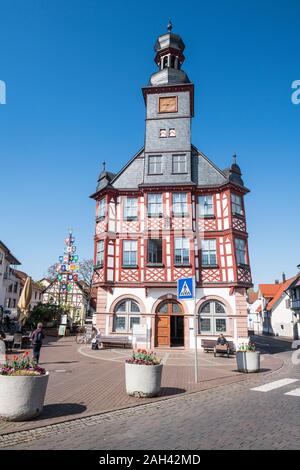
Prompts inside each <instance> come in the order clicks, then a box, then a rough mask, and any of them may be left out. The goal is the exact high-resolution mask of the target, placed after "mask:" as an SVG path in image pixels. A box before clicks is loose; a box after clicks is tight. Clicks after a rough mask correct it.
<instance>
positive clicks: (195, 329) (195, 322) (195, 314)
mask: <svg viewBox="0 0 300 470" xmlns="http://www.w3.org/2000/svg"><path fill="white" fill-rule="evenodd" d="M193 290H194V292H193V295H194V339H195V383H198V348H197V326H198V325H197V310H196V304H197V301H196V277H195V276H194V277H193Z"/></svg>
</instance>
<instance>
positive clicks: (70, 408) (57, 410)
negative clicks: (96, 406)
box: [35, 403, 87, 421]
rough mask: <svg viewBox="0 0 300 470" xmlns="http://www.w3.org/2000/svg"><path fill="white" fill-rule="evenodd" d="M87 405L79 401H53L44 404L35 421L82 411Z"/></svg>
mask: <svg viewBox="0 0 300 470" xmlns="http://www.w3.org/2000/svg"><path fill="white" fill-rule="evenodd" d="M86 409H87V407H86V406H85V405H81V404H79V403H53V404H51V405H45V406H44V408H43V411H42V414H41V415H40V416H38V417H37V418H35V421H42V420H43V419H49V418H58V417H59V416H70V415H76V414H80V413H83V412H84V411H86Z"/></svg>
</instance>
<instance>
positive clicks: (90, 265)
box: [78, 259, 94, 287]
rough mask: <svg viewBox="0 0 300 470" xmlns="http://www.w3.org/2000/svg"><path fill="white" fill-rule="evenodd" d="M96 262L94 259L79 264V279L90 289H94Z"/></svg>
mask: <svg viewBox="0 0 300 470" xmlns="http://www.w3.org/2000/svg"><path fill="white" fill-rule="evenodd" d="M93 272H94V262H93V260H92V259H84V260H82V261H80V262H79V271H78V275H79V276H78V277H79V278H80V279H81V280H82V281H84V282H85V283H86V284H87V285H88V286H89V287H92V282H93Z"/></svg>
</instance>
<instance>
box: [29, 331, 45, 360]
mask: <svg viewBox="0 0 300 470" xmlns="http://www.w3.org/2000/svg"><path fill="white" fill-rule="evenodd" d="M44 338H45V334H44V332H43V324H42V323H38V325H37V329H36V330H34V332H33V333H32V336H31V342H32V355H33V359H34V360H35V361H36V363H37V364H38V363H39V360H40V352H41V347H42V345H43V339H44Z"/></svg>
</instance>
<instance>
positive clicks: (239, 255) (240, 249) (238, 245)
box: [234, 238, 247, 265]
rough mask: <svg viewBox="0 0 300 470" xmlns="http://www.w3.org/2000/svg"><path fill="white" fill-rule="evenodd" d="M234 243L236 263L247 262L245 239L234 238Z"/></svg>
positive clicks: (242, 263) (244, 263)
mask: <svg viewBox="0 0 300 470" xmlns="http://www.w3.org/2000/svg"><path fill="white" fill-rule="evenodd" d="M234 243H235V255H236V262H237V265H246V264H247V252H246V241H245V240H244V239H243V238H236V239H235V240H234Z"/></svg>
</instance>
